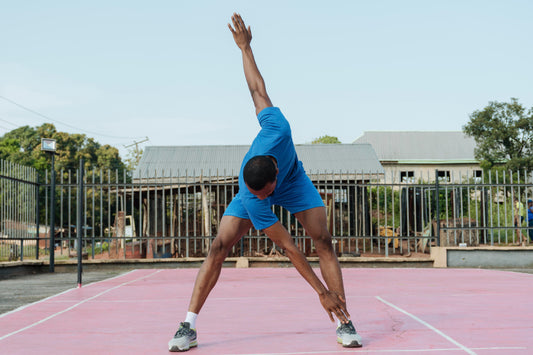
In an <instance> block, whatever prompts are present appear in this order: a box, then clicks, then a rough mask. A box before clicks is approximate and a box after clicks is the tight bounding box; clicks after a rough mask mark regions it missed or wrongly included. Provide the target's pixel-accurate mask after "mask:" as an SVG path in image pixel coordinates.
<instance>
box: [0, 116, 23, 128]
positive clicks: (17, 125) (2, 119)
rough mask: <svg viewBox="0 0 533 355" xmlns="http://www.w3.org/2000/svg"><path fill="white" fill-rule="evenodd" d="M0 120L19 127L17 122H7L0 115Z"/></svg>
mask: <svg viewBox="0 0 533 355" xmlns="http://www.w3.org/2000/svg"><path fill="white" fill-rule="evenodd" d="M0 121H3V122H5V123H9V124H12V125H13V126H15V127H17V128H18V127H20V126H19V125H18V124H16V123H13V122H9V121H8V120H4V119H3V118H1V117H0Z"/></svg>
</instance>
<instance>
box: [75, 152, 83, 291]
mask: <svg viewBox="0 0 533 355" xmlns="http://www.w3.org/2000/svg"><path fill="white" fill-rule="evenodd" d="M83 175H84V172H83V158H81V159H80V169H79V170H78V201H77V202H76V211H77V212H78V213H77V214H76V215H77V216H76V230H77V234H78V235H77V239H78V248H77V249H78V250H77V252H78V288H80V287H81V271H82V262H81V260H82V247H81V237H82V235H83V212H84V211H83Z"/></svg>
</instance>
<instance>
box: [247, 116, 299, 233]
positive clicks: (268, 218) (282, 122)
mask: <svg viewBox="0 0 533 355" xmlns="http://www.w3.org/2000/svg"><path fill="white" fill-rule="evenodd" d="M257 119H258V120H259V125H260V126H261V131H260V132H259V134H258V135H257V137H255V139H254V141H253V142H252V145H251V147H250V150H249V151H248V153H246V155H245V156H244V159H243V162H242V165H241V170H240V174H239V195H240V198H241V201H242V204H243V206H244V208H245V209H246V211H247V212H248V216H249V217H250V220H251V221H252V223H253V225H254V227H255V228H256V229H265V228H268V227H270V226H271V225H273V224H274V223H276V222H277V221H278V218H277V217H276V215H275V214H274V213H273V212H272V208H271V206H272V201H271V200H272V199H275V196H276V194H279V193H281V192H282V191H283V189H284V186H285V185H286V183H287V182H288V181H290V180H291V178H292V177H295V176H298V174H299V173H302V172H303V173H304V174H305V172H304V170H303V166H302V163H301V162H299V161H298V156H297V155H296V150H295V149H294V143H293V142H292V136H291V127H290V125H289V122H288V121H287V119H286V118H285V116H283V114H282V113H281V110H280V109H279V108H277V107H267V108H265V109H263V110H261V112H259V114H258V115H257ZM256 155H269V156H272V157H274V158H275V159H276V161H277V164H278V170H279V173H278V176H277V183H276V188H275V190H274V192H273V194H272V195H271V196H270V197H267V198H266V199H264V200H260V199H258V198H257V196H255V195H254V194H252V193H251V192H250V190H248V187H246V184H245V183H244V179H243V177H242V171H243V169H244V166H245V165H246V163H247V162H248V160H250V159H251V158H253V157H254V156H256Z"/></svg>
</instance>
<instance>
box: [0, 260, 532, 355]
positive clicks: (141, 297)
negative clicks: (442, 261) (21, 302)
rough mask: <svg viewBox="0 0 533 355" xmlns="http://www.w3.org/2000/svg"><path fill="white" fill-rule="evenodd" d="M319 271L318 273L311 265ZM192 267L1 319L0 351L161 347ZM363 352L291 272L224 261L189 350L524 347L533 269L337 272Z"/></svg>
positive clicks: (138, 273)
mask: <svg viewBox="0 0 533 355" xmlns="http://www.w3.org/2000/svg"><path fill="white" fill-rule="evenodd" d="M316 271H317V272H318V270H316ZM196 273H197V270H196V269H163V270H155V269H154V270H150V269H148V270H147V269H144V270H134V271H131V272H128V273H125V274H122V275H120V276H118V277H114V278H112V279H107V280H104V281H100V282H96V283H92V284H89V285H86V286H83V287H82V288H73V289H71V290H68V291H66V292H63V293H61V294H58V295H55V296H52V297H49V298H47V299H45V300H42V301H39V302H36V303H33V304H30V305H27V306H24V307H21V308H18V309H16V310H14V311H11V312H8V313H5V314H2V315H0V353H1V354H28V353H39V354H167V353H168V348H167V342H168V340H169V339H170V338H171V337H172V335H173V334H174V332H175V331H176V329H177V326H178V322H179V321H182V320H183V318H184V316H185V313H186V311H187V306H188V302H189V297H190V293H191V290H192V286H193V283H194V279H195V276H196ZM343 274H344V279H345V287H346V293H347V301H348V305H349V310H350V312H351V314H352V319H353V320H354V322H355V325H356V328H357V329H358V332H359V333H360V334H361V336H362V337H363V344H364V347H363V348H360V349H345V348H342V347H341V346H340V345H338V344H337V343H336V338H335V326H334V324H332V323H330V321H329V319H328V317H327V315H326V313H325V312H324V311H323V309H322V307H321V306H320V302H319V300H318V297H317V296H316V294H315V293H314V291H313V290H312V289H311V287H310V286H309V285H308V284H307V283H306V282H305V281H304V280H303V279H302V278H301V277H300V275H299V274H298V272H297V271H296V270H295V269H293V268H277V269H266V268H265V269H256V268H250V269H233V268H224V269H223V270H222V274H221V277H220V280H219V283H218V284H217V286H216V287H215V289H214V290H213V292H212V293H211V295H210V297H209V298H208V300H207V302H206V304H205V306H204V308H203V310H202V313H201V314H200V316H199V317H198V321H197V329H198V341H199V346H198V347H197V348H193V349H191V350H190V351H189V354H197V355H200V354H277V355H280V354H342V353H346V352H354V353H361V354H374V353H375V354H396V353H397V354H408V353H416V354H423V353H428V354H449V353H458V354H460V353H467V354H531V353H533V303H532V301H531V299H532V296H533V275H531V274H522V273H514V272H506V271H495V270H481V269H384V268H383V269H377V268H376V269H363V268H352V269H343Z"/></svg>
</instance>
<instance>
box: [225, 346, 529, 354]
mask: <svg viewBox="0 0 533 355" xmlns="http://www.w3.org/2000/svg"><path fill="white" fill-rule="evenodd" d="M472 349H474V350H525V349H527V348H525V347H491V348H472ZM431 351H446V352H449V351H464V350H463V349H459V348H451V349H447V348H443V349H376V350H365V349H362V348H358V349H356V350H354V349H351V350H348V349H345V350H339V351H301V352H290V353H250V354H238V355H312V354H346V353H358V354H361V353H364V354H379V353H418V352H431ZM225 355H237V354H225Z"/></svg>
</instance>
